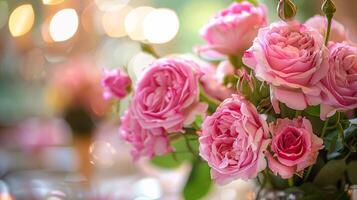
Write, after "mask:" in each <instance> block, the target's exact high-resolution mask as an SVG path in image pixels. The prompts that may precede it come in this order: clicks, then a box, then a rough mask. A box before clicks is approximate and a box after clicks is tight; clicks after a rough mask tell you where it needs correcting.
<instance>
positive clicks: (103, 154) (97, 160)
mask: <svg viewBox="0 0 357 200" xmlns="http://www.w3.org/2000/svg"><path fill="white" fill-rule="evenodd" d="M89 153H90V156H91V161H90V162H91V163H92V164H93V165H96V166H98V167H110V166H112V165H113V164H114V157H115V156H116V150H115V149H114V147H113V146H112V145H111V144H110V143H109V142H105V141H95V142H93V143H92V145H91V146H90V147H89Z"/></svg>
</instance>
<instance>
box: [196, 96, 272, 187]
mask: <svg viewBox="0 0 357 200" xmlns="http://www.w3.org/2000/svg"><path fill="white" fill-rule="evenodd" d="M268 137H269V131H268V125H267V124H266V122H265V120H264V119H263V117H262V116H260V115H259V114H258V112H257V110H256V108H255V107H254V105H252V104H251V103H250V102H249V101H247V100H245V99H244V98H243V97H241V96H238V95H233V96H232V98H229V99H226V100H225V101H224V102H223V103H222V104H221V105H220V106H219V107H218V108H217V110H216V112H215V113H213V115H212V116H209V117H207V118H206V119H205V121H204V122H203V125H202V134H201V135H200V137H199V143H200V155H201V157H202V158H203V159H204V160H206V161H207V162H208V165H209V166H210V167H211V176H212V178H213V179H214V181H215V182H216V183H218V184H225V183H228V182H230V181H232V180H234V179H243V180H248V179H251V178H254V177H256V176H257V174H258V173H259V172H260V171H262V170H264V169H265V168H266V161H265V158H264V157H265V156H264V152H265V150H266V148H267V146H268V144H269V142H270V139H268Z"/></svg>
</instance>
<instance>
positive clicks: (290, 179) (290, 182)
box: [288, 177, 294, 187]
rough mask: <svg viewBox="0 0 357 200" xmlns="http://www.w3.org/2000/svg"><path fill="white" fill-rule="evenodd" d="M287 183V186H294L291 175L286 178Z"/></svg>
mask: <svg viewBox="0 0 357 200" xmlns="http://www.w3.org/2000/svg"><path fill="white" fill-rule="evenodd" d="M288 184H289V187H292V186H294V177H291V178H289V179H288Z"/></svg>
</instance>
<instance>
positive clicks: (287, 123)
mask: <svg viewBox="0 0 357 200" xmlns="http://www.w3.org/2000/svg"><path fill="white" fill-rule="evenodd" d="M270 129H271V130H270V131H271V132H272V134H273V139H272V142H271V151H272V153H273V155H272V154H271V153H270V152H268V151H267V152H266V156H267V158H268V164H269V168H270V169H271V170H272V171H273V173H274V174H275V175H277V174H280V176H281V177H282V178H284V179H287V178H290V177H292V176H293V175H294V173H295V172H300V171H302V170H304V169H305V168H306V167H308V166H311V165H313V164H314V163H315V161H316V158H317V156H318V154H319V150H320V149H322V148H323V141H322V139H321V138H319V137H317V136H316V135H315V134H314V133H313V131H312V126H311V123H310V121H309V120H307V119H305V118H301V117H300V118H296V119H293V120H290V119H287V118H286V119H278V120H277V121H276V124H273V123H272V124H270Z"/></svg>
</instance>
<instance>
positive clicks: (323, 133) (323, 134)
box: [320, 118, 329, 138]
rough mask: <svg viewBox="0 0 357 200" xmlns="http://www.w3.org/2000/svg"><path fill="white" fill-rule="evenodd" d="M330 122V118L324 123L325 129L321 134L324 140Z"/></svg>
mask: <svg viewBox="0 0 357 200" xmlns="http://www.w3.org/2000/svg"><path fill="white" fill-rule="evenodd" d="M328 121H329V118H327V119H326V121H325V123H324V127H323V128H322V132H321V135H320V138H323V137H324V136H325V133H326V129H327V126H328Z"/></svg>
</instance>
